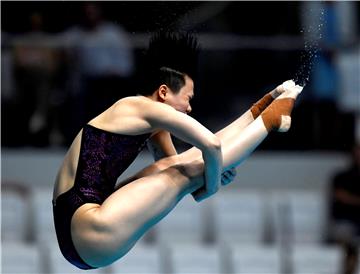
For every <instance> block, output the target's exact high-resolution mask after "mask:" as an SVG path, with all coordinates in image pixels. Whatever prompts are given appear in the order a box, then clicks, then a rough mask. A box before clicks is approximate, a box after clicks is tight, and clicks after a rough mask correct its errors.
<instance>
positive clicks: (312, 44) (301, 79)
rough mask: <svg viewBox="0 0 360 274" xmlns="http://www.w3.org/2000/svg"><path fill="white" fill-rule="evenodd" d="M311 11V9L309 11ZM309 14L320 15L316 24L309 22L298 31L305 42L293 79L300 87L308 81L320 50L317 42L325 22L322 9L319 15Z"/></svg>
mask: <svg viewBox="0 0 360 274" xmlns="http://www.w3.org/2000/svg"><path fill="white" fill-rule="evenodd" d="M312 12H313V11H312V10H311V11H310V13H312ZM311 15H313V16H320V17H319V18H318V20H317V22H318V24H316V25H315V24H314V25H313V24H310V25H309V26H308V27H307V28H306V29H302V30H301V31H300V32H301V34H302V35H303V36H304V41H305V43H304V49H303V50H302V51H301V55H300V65H299V68H298V70H297V72H296V73H295V76H294V79H293V80H294V82H295V83H296V84H298V85H300V86H302V87H305V86H306V85H307V84H308V83H309V80H310V74H311V71H312V68H313V65H314V62H315V59H316V57H317V56H318V53H319V50H320V46H319V43H320V40H321V39H322V37H323V27H324V24H325V20H324V10H323V9H322V10H321V11H320V14H319V15H314V14H311Z"/></svg>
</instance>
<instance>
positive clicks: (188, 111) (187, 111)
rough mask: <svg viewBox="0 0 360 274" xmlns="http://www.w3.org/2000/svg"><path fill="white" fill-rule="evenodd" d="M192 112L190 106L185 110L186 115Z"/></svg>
mask: <svg viewBox="0 0 360 274" xmlns="http://www.w3.org/2000/svg"><path fill="white" fill-rule="evenodd" d="M191 111H192V108H191V106H190V104H189V105H188V107H187V109H186V113H187V114H189V113H190V112H191Z"/></svg>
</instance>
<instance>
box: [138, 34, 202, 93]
mask: <svg viewBox="0 0 360 274" xmlns="http://www.w3.org/2000/svg"><path fill="white" fill-rule="evenodd" d="M198 51H199V47H198V42H197V39H196V38H195V36H194V35H192V34H189V33H180V32H168V31H159V32H156V33H155V34H153V35H152V36H151V38H150V42H149V47H148V49H147V51H146V52H145V56H144V60H143V61H144V64H143V69H142V71H141V90H140V93H141V94H144V95H145V94H146V95H148V94H151V93H153V92H154V91H155V90H156V89H157V88H158V87H159V86H160V85H162V84H165V85H167V86H169V88H170V89H171V90H172V91H173V92H178V91H179V90H180V89H181V87H183V86H184V85H185V75H188V76H189V77H190V78H192V79H195V78H196V70H197V56H198Z"/></svg>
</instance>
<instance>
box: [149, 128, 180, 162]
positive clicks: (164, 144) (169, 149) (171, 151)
mask: <svg viewBox="0 0 360 274" xmlns="http://www.w3.org/2000/svg"><path fill="white" fill-rule="evenodd" d="M147 145H148V148H149V150H150V152H151V154H152V155H153V157H154V159H155V161H157V160H160V159H162V158H165V157H169V156H173V155H176V154H177V152H176V149H175V147H174V144H173V142H172V140H171V135H170V133H169V132H168V131H165V130H161V131H159V132H158V133H156V134H155V135H153V136H152V137H151V138H150V139H149V141H148V144H147Z"/></svg>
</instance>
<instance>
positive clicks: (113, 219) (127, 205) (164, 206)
mask: <svg viewBox="0 0 360 274" xmlns="http://www.w3.org/2000/svg"><path fill="white" fill-rule="evenodd" d="M183 168H184V166H177V167H169V168H167V169H165V170H163V171H161V172H159V173H156V174H152V175H149V176H146V177H143V178H140V179H138V180H136V181H134V182H131V183H129V184H127V185H125V186H123V187H122V188H120V189H118V190H117V191H115V192H114V193H113V194H112V195H110V196H109V197H108V198H107V199H106V200H105V201H104V203H103V204H102V205H101V206H99V207H97V208H94V207H90V208H86V207H82V208H80V209H79V210H80V211H78V212H76V213H75V214H74V217H73V220H72V235H73V241H74V245H75V247H76V249H77V251H78V252H79V254H80V256H81V257H82V258H83V259H84V261H85V262H87V263H88V264H90V265H92V266H104V265H107V264H109V263H112V262H113V261H114V260H116V259H118V258H120V257H122V256H123V255H124V254H126V253H127V252H128V250H129V249H130V248H131V247H132V246H133V245H134V244H135V243H136V241H137V240H138V239H139V238H140V237H141V236H142V235H143V234H144V233H145V232H146V231H147V230H148V229H149V228H150V227H152V226H153V225H154V224H155V223H157V222H158V221H160V220H161V219H162V218H163V217H165V216H166V215H167V214H168V213H169V212H170V211H171V210H172V209H173V208H174V207H175V206H176V204H177V203H178V202H179V201H180V200H181V198H182V197H183V196H184V195H186V194H187V193H189V192H190V191H191V192H192V191H194V190H195V189H197V188H198V187H199V186H198V185H196V184H197V183H196V182H198V184H200V181H196V180H195V179H194V180H192V179H189V177H188V176H187V173H186V172H184V169H183ZM194 182H195V183H194ZM81 210H82V211H81Z"/></svg>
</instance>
